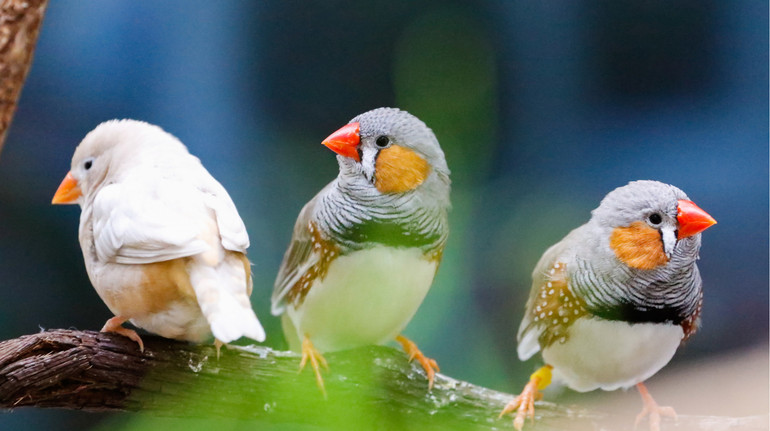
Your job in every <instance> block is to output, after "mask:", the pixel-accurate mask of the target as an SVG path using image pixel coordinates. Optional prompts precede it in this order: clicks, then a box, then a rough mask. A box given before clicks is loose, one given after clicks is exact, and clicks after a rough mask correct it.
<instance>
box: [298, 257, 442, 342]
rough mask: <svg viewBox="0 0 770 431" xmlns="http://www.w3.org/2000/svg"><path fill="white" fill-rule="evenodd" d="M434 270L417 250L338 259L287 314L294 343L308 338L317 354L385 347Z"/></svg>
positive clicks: (411, 311)
mask: <svg viewBox="0 0 770 431" xmlns="http://www.w3.org/2000/svg"><path fill="white" fill-rule="evenodd" d="M437 265H438V263H437V262H436V261H429V260H427V259H425V258H424V257H423V253H422V251H420V250H419V249H416V248H393V247H385V246H378V247H374V248H372V249H367V250H361V251H357V252H354V253H351V254H349V255H346V256H340V257H338V258H337V259H335V260H334V261H333V262H332V263H331V265H330V266H329V269H328V271H327V273H326V277H325V278H324V279H323V281H320V282H319V281H316V282H315V283H314V284H313V285H312V287H311V288H310V291H309V292H308V294H307V296H306V297H305V300H304V302H303V303H302V304H301V305H300V307H299V309H295V308H294V307H293V306H289V307H288V308H287V310H286V313H287V315H288V318H289V319H291V323H292V324H293V326H294V328H295V330H296V333H297V338H298V339H300V340H301V339H302V338H303V336H304V335H308V336H309V337H310V340H311V341H312V342H313V345H314V346H315V348H316V349H318V350H320V351H322V352H325V351H334V350H344V349H350V348H354V347H358V346H364V345H369V344H384V343H386V342H388V341H390V340H392V339H393V338H394V337H395V336H396V335H398V334H399V333H400V332H401V330H403V329H404V327H405V326H406V325H407V323H409V320H411V319H412V316H414V313H415V312H417V308H418V307H419V306H420V304H421V303H422V300H423V299H424V298H425V295H426V294H427V293H428V289H429V288H430V285H431V283H432V282H433V276H434V275H435V273H436V268H437ZM288 337H289V335H288V334H287V338H288ZM292 341H294V342H292ZM295 342H296V340H290V343H291V344H292V346H296V344H295Z"/></svg>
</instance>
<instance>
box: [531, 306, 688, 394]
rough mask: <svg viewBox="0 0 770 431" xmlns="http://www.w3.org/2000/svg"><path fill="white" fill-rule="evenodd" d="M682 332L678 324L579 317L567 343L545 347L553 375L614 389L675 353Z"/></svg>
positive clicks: (583, 387)
mask: <svg viewBox="0 0 770 431" xmlns="http://www.w3.org/2000/svg"><path fill="white" fill-rule="evenodd" d="M683 335H684V332H683V331H682V327H681V326H679V325H672V324H665V323H637V324H634V325H630V324H628V323H625V322H618V321H608V320H601V319H594V318H585V319H578V320H577V321H576V322H575V323H574V324H573V325H572V326H571V327H570V329H569V338H568V340H567V342H566V343H564V344H562V343H559V342H558V341H557V342H555V343H553V344H552V345H550V346H549V347H547V348H546V349H545V350H543V359H544V360H545V362H546V363H547V364H550V365H553V367H554V375H555V377H556V378H558V379H561V380H562V381H564V382H565V383H566V384H567V386H569V387H570V388H572V389H574V390H576V391H580V392H585V391H591V390H594V389H597V388H601V389H604V390H605V391H612V390H615V389H618V388H627V387H630V386H633V385H635V384H637V383H639V382H643V381H645V380H647V379H648V378H650V377H651V376H652V375H653V374H655V373H657V372H658V370H660V369H661V368H663V367H664V366H665V365H666V364H667V363H668V361H670V360H671V358H672V357H673V356H674V352H676V349H677V347H679V344H680V343H681V341H682V337H683Z"/></svg>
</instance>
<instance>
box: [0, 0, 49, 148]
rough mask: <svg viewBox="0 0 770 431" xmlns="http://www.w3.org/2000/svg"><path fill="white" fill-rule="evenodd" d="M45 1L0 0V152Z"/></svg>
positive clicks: (29, 58) (28, 65) (28, 63)
mask: <svg viewBox="0 0 770 431" xmlns="http://www.w3.org/2000/svg"><path fill="white" fill-rule="evenodd" d="M46 6H48V0H0V151H2V149H3V143H4V142H5V137H6V135H7V134H8V128H9V127H10V125H11V119H13V114H14V113H15V112H16V104H17V103H18V101H19V95H20V94H21V88H22V87H23V86H24V80H25V79H26V77H27V72H29V67H30V65H31V64H32V56H33V55H34V53H35V44H36V43H37V36H38V34H39V33H40V24H42V22H43V14H44V13H45V8H46Z"/></svg>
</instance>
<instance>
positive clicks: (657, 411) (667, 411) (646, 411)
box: [634, 383, 676, 431]
mask: <svg viewBox="0 0 770 431" xmlns="http://www.w3.org/2000/svg"><path fill="white" fill-rule="evenodd" d="M636 388H637V389H638V390H639V395H641V396H642V402H644V408H642V412H641V413H639V414H638V415H637V416H636V421H634V430H636V428H637V427H638V426H639V423H640V422H641V421H642V419H644V417H645V416H649V417H650V419H649V421H650V431H660V417H661V416H667V417H670V418H674V419H676V412H675V411H674V408H673V407H668V406H659V405H658V403H657V402H655V400H654V399H653V398H652V395H650V393H649V392H648V391H647V387H646V386H644V383H637V384H636Z"/></svg>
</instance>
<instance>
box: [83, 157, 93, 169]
mask: <svg viewBox="0 0 770 431" xmlns="http://www.w3.org/2000/svg"><path fill="white" fill-rule="evenodd" d="M93 164H94V161H93V160H91V159H88V160H86V162H85V163H83V167H84V168H86V170H89V169H91V166H93Z"/></svg>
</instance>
